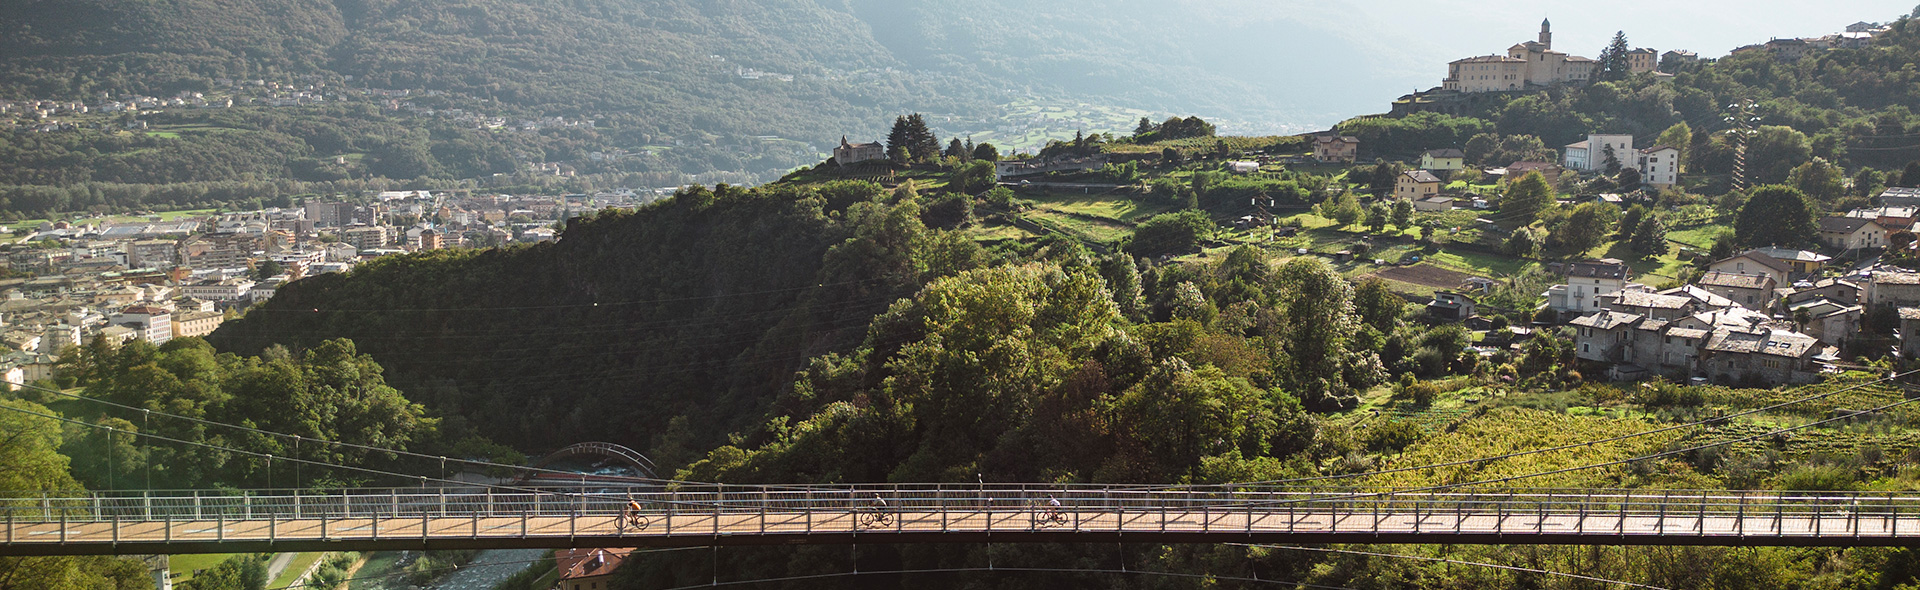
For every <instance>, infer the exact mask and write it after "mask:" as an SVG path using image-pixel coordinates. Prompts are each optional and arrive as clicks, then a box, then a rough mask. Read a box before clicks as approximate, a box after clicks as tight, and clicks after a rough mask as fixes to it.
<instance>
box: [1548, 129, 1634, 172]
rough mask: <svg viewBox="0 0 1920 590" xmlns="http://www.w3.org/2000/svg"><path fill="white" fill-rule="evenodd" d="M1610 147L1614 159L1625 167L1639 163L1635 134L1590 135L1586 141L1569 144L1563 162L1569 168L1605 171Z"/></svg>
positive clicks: (1584, 170)
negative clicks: (1634, 142)
mask: <svg viewBox="0 0 1920 590" xmlns="http://www.w3.org/2000/svg"><path fill="white" fill-rule="evenodd" d="M1608 148H1612V150H1613V157H1614V159H1615V160H1617V161H1619V162H1620V165H1621V166H1623V167H1632V166H1635V165H1636V164H1638V163H1639V160H1638V155H1637V154H1638V152H1635V151H1634V150H1633V136H1631V135H1588V136H1587V139H1586V141H1582V142H1579V143H1572V144H1567V148H1566V155H1565V156H1564V157H1563V158H1562V164H1563V165H1564V166H1566V167H1567V169H1569V170H1579V171H1581V172H1594V171H1604V170H1606V168H1607V149H1608Z"/></svg>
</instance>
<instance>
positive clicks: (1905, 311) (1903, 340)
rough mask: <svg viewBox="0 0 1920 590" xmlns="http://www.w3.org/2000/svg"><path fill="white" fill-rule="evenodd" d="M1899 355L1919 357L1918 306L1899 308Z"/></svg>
mask: <svg viewBox="0 0 1920 590" xmlns="http://www.w3.org/2000/svg"><path fill="white" fill-rule="evenodd" d="M1900 356H1903V357H1906V358H1909V359H1911V358H1920V307H1902V308H1900Z"/></svg>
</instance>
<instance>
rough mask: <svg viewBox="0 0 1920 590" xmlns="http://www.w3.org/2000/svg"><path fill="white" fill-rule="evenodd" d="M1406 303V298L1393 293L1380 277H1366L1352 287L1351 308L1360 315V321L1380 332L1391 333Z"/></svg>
mask: <svg viewBox="0 0 1920 590" xmlns="http://www.w3.org/2000/svg"><path fill="white" fill-rule="evenodd" d="M1406 305H1407V300H1405V299H1401V298H1400V296H1399V295H1397V294H1395V293H1394V292H1393V288H1392V287H1388V286H1387V281H1385V280H1383V279H1381V278H1380V277H1367V278H1366V279H1364V280H1361V281H1360V284H1359V286H1356V287H1354V289H1353V310H1354V312H1355V313H1358V314H1359V315H1360V323H1362V324H1366V325H1368V326H1372V327H1373V329H1374V330H1377V331H1379V332H1380V333H1382V334H1391V333H1393V329H1394V327H1395V326H1396V325H1397V324H1399V322H1400V314H1401V311H1402V310H1404V309H1405V308H1406Z"/></svg>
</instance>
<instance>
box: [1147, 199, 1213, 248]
mask: <svg viewBox="0 0 1920 590" xmlns="http://www.w3.org/2000/svg"><path fill="white" fill-rule="evenodd" d="M1212 231H1213V220H1212V219H1209V218H1207V214H1206V213H1204V212H1201V211H1198V210H1191V209H1189V210H1186V211H1181V212H1179V213H1162V214H1159V215H1155V216H1153V218H1151V219H1148V220H1147V221H1146V222H1145V223H1141V224H1140V227H1139V228H1138V229H1135V230H1134V231H1133V240H1132V241H1131V242H1128V243H1127V252H1128V253H1131V254H1133V255H1135V256H1157V255H1160V254H1185V253H1187V252H1190V251H1192V250H1193V248H1194V246H1195V245H1197V244H1198V243H1199V241H1200V239H1201V238H1204V237H1206V236H1208V235H1209V234H1211V233H1212Z"/></svg>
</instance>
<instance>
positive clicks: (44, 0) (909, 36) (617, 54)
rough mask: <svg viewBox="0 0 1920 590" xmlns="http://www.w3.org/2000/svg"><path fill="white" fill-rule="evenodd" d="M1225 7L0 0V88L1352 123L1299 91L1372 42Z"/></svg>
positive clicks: (863, 114) (753, 120)
mask: <svg viewBox="0 0 1920 590" xmlns="http://www.w3.org/2000/svg"><path fill="white" fill-rule="evenodd" d="M1230 16H1231V15H1230V14H1229V13H1227V12H1226V11H1222V10H1218V9H1212V8H1208V7H1206V6H1193V5H1190V4H1187V3H1174V4H1167V3H1157V2H1136V1H1130V0H1129V1H1122V2H1117V3H1103V2H1087V1H1082V0H1069V1H1064V2H1047V3H1037V4H1036V3H1022V2H1011V1H1007V0H955V1H953V2H933V1H928V0H904V1H899V2H895V1H882V0H769V1H764V2H749V1H746V0H715V1H694V0H576V1H562V0H529V1H507V0H424V1H417V2H401V1H397V0H331V1H326V0H255V1H240V0H173V1H169V2H150V1H141V0H20V1H16V2H12V3H7V4H5V5H0V55H6V56H8V59H7V60H6V62H5V63H4V64H0V96H5V97H11V98H62V97H78V96H91V95H94V94H97V93H99V92H101V91H111V92H146V93H153V94H166V93H171V92H174V91H177V90H183V89H197V88H200V87H203V86H205V84H206V82H205V81H206V80H208V79H211V78H219V77H225V78H235V79H256V78H265V79H274V78H284V77H286V76H288V75H301V74H322V75H341V76H353V77H354V80H353V81H352V82H351V85H353V86H362V85H365V86H371V87H375V88H423V89H434V90H442V91H447V92H451V93H456V94H459V95H467V96H471V97H473V98H477V99H483V100H492V101H497V102H498V104H500V105H503V106H505V107H516V108H524V109H527V110H528V111H536V112H538V113H541V114H553V115H569V114H580V113H591V112H623V113H634V114H639V115H642V116H644V117H647V118H650V119H653V120H656V121H658V122H659V123H658V124H659V129H660V130H661V131H666V132H672V131H674V129H673V128H674V127H679V129H678V130H679V131H681V132H684V131H687V130H693V129H698V130H702V131H707V132H710V133H720V134H725V133H749V134H773V135H783V136H789V137H795V138H800V139H808V140H815V141H818V140H823V139H832V138H837V137H838V136H839V135H840V134H841V133H845V132H849V131H853V132H858V133H860V134H863V135H871V134H873V133H874V132H875V131H876V130H877V128H878V127H880V126H882V125H884V124H885V123H886V122H887V121H890V120H891V116H890V115H891V114H892V113H894V112H897V111H909V110H918V111H926V112H938V113H949V114H956V115H961V116H962V117H965V118H969V119H982V120H985V119H990V118H991V115H992V107H993V106H994V105H997V104H1003V103H1005V102H1008V101H1009V100H1011V99H1013V98H1015V97H1020V96H1029V95H1032V96H1041V97H1056V98H1071V99H1074V100H1081V101H1087V102H1093V103H1104V104H1115V105H1118V106H1129V107H1137V108H1147V109H1154V110H1161V111H1167V112H1191V113H1199V114H1202V115H1208V116H1226V117H1229V118H1240V119H1245V120H1249V121H1261V122H1265V123H1269V124H1273V123H1287V122H1299V121H1301V120H1304V119H1315V120H1319V119H1324V121H1320V122H1323V123H1326V122H1331V120H1333V119H1334V118H1337V117H1335V116H1334V114H1333V112H1334V111H1335V110H1337V109H1333V108H1329V107H1328V106H1327V103H1326V100H1329V98H1328V97H1326V96H1321V95H1322V94H1325V93H1324V92H1301V91H1298V90H1288V89H1287V86H1288V85H1292V84H1293V83H1294V80H1297V79H1299V78H1300V77H1302V76H1313V75H1321V74H1336V73H1338V72H1340V71H1342V70H1343V69H1351V66H1352V65H1353V63H1354V60H1356V59H1359V58H1354V57H1344V56H1343V54H1340V53H1334V54H1329V55H1323V56H1320V57H1318V58H1316V59H1311V60H1303V59H1293V58H1291V57H1289V56H1298V55H1304V54H1303V53H1301V50H1304V49H1309V48H1311V47H1313V46H1315V45H1321V44H1324V41H1325V39H1323V38H1322V37H1324V35H1322V34H1320V33H1316V32H1314V31H1315V30H1316V29H1313V28H1311V27H1309V26H1307V25H1304V24H1302V23H1300V22H1295V21H1271V22H1256V23H1247V22H1236V21H1234V20H1233V19H1232V18H1228V17H1230ZM740 68H751V69H757V70H761V71H767V72H775V73H781V74H795V75H797V78H796V79H795V80H794V81H792V82H777V81H773V80H771V79H759V80H747V79H742V78H741V77H738V76H735V75H734V74H735V73H736V72H737V71H738V69H740ZM1282 81H1284V82H1285V83H1284V84H1283V83H1281V82H1282ZM1302 96H1305V97H1307V98H1308V99H1310V100H1307V101H1302V100H1300V98H1301V97H1302ZM1306 103H1313V104H1306ZM1303 105H1304V106H1303ZM1315 112H1319V113H1320V114H1317V115H1316V114H1313V113H1315Z"/></svg>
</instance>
